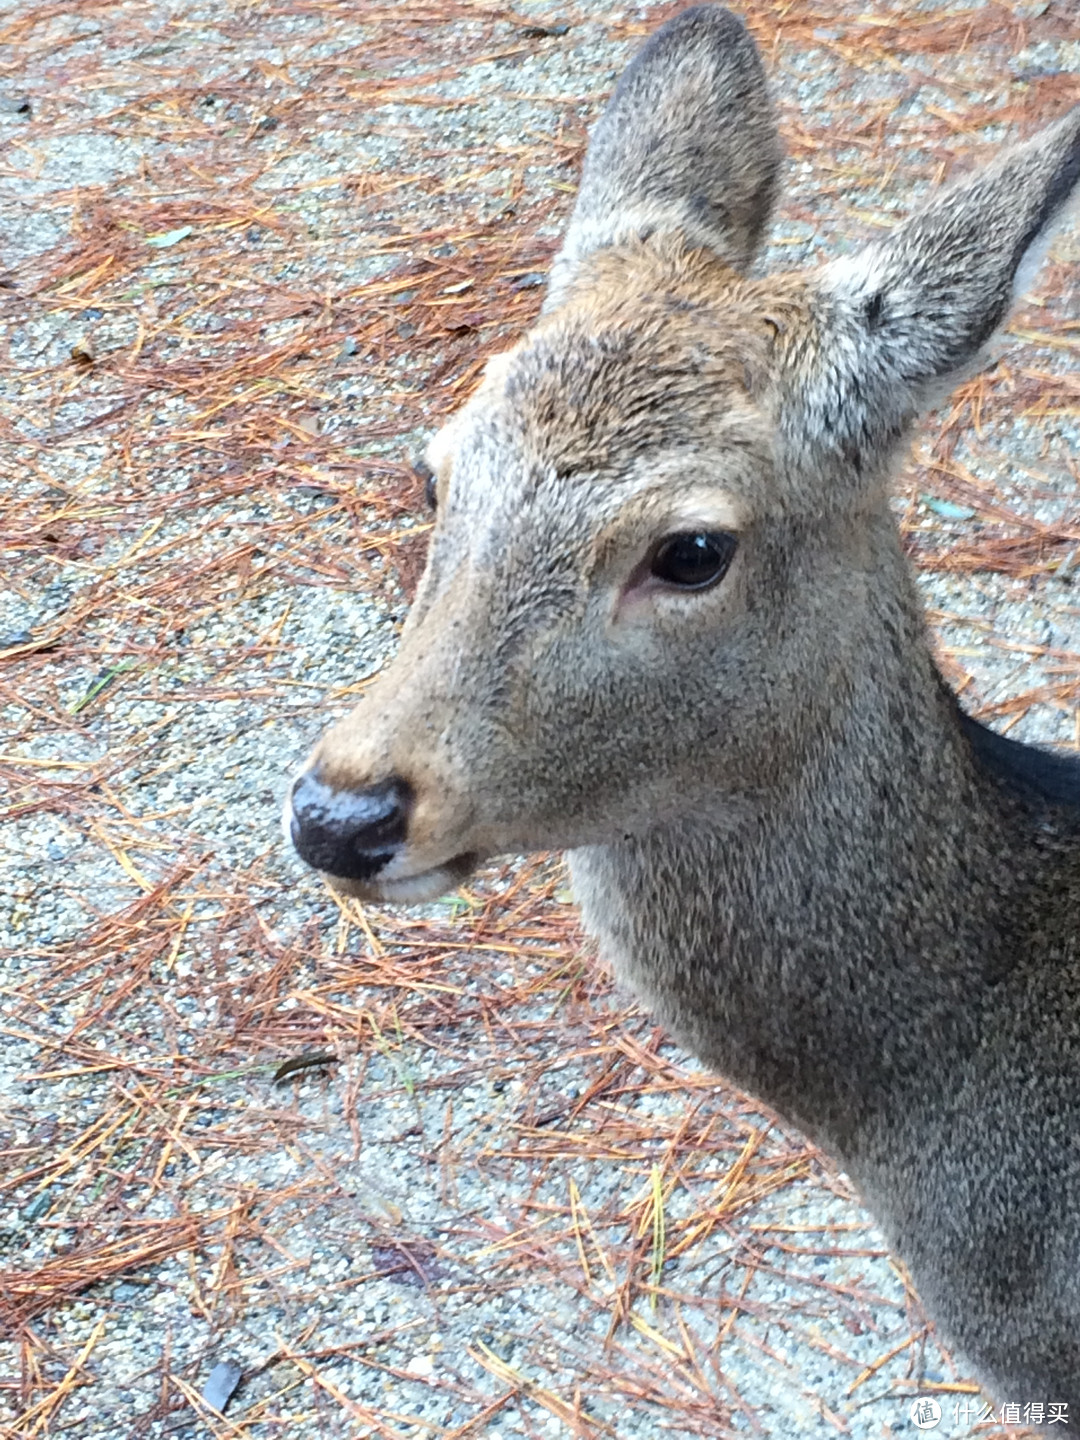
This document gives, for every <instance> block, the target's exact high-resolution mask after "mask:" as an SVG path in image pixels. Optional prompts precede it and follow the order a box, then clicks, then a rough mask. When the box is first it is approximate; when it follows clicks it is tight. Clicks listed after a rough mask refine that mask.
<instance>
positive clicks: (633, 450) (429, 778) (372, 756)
mask: <svg viewBox="0 0 1080 1440" xmlns="http://www.w3.org/2000/svg"><path fill="white" fill-rule="evenodd" d="M777 157H778V147H777V141H776V134H775V127H774V125H773V121H772V118H771V110H770V106H769V103H768V99H767V95H766V91H765V87H764V81H763V78H762V75H761V66H760V61H759V60H758V58H757V55H756V53H755V51H754V48H753V45H752V43H751V42H750V40H749V38H748V37H747V35H746V32H745V31H744V30H743V28H742V26H741V24H740V23H739V22H738V21H736V20H735V19H734V18H733V17H732V16H730V15H728V14H727V13H726V12H725V11H722V10H718V9H715V8H713V7H709V6H703V7H699V8H698V9H695V10H691V11H687V12H684V14H683V15H681V16H679V17H678V18H677V19H676V20H674V21H672V22H670V23H669V24H668V25H667V26H665V27H664V29H663V30H661V31H660V32H659V33H658V34H657V35H656V36H654V37H653V39H652V40H651V41H650V42H649V44H648V45H647V46H646V47H645V49H644V50H643V52H642V53H641V54H640V55H639V57H638V58H637V60H636V61H635V62H634V64H633V65H632V66H631V68H630V70H629V71H628V72H627V75H626V76H625V77H624V79H623V80H622V81H621V82H620V85H619V88H618V90H617V91H616V94H615V97H614V99H613V100H612V102H611V105H610V106H609V109H608V111H607V112H605V116H604V117H603V118H602V119H601V121H600V123H599V125H598V127H597V130H596V132H595V134H594V138H593V141H592V145H591V148H590V152H589V158H588V160H587V162H586V167H585V173H584V178H583V186H582V192H581V196H580V198H579V201H578V206H577V209H576V210H575V213H574V217H573V219H572V221H571V226H570V230H569V233H568V237H567V242H566V245H565V247H564V250H563V252H562V253H561V255H560V257H559V258H558V260H557V262H556V264H555V267H554V271H553V285H552V291H551V294H550V296H549V300H548V304H547V305H546V307H545V313H544V315H543V317H542V318H541V320H540V322H539V324H538V325H537V326H536V328H535V329H534V330H533V331H532V332H531V333H530V334H529V335H528V336H526V337H525V339H524V340H523V341H522V342H521V343H520V344H519V345H518V346H516V347H515V348H514V349H513V350H512V351H510V352H509V353H508V354H506V355H504V356H500V357H499V358H498V360H496V361H494V362H493V363H492V364H491V365H490V366H489V368H488V372H487V375H486V377H485V380H484V382H483V384H482V385H481V387H480V389H479V390H478V391H477V393H476V394H475V395H474V397H473V398H472V400H471V401H470V402H469V403H468V404H467V405H466V406H465V407H464V409H463V410H462V411H461V412H460V413H459V414H458V415H457V416H456V417H454V419H453V420H452V421H451V422H450V424H449V425H448V426H447V427H445V429H444V430H443V431H442V432H441V433H440V435H439V436H437V437H436V439H435V440H434V441H433V443H432V446H431V451H430V460H431V464H432V466H433V468H434V469H435V471H436V473H437V474H438V477H439V519H438V526H437V528H436V532H435V535H434V539H433V543H432V547H431V552H430V555H429V559H428V566H427V570H426V572H425V575H424V578H423V580H422V582H421V585H420V588H419V591H418V593H417V596H416V601H415V604H414V606H413V610H412V613H411V616H410V619H409V623H408V625H407V627H406V630H405V633H404V635H403V638H402V646H401V651H400V654H399V656H398V657H397V659H396V660H395V661H394V663H393V664H392V665H391V666H390V667H389V669H388V671H387V672H386V673H385V675H384V676H383V677H381V678H380V681H379V683H378V684H377V685H376V686H375V687H373V689H372V691H371V692H369V694H368V696H367V697H366V698H365V699H364V701H363V703H362V704H361V706H360V707H359V708H358V709H357V710H356V712H355V713H354V714H353V715H352V716H350V717H349V718H347V719H346V720H344V721H343V722H341V723H340V724H339V725H336V726H335V727H333V728H332V729H331V730H330V731H328V732H327V734H326V735H325V736H324V737H323V739H322V740H321V741H320V743H319V745H318V747H317V748H316V750H315V752H314V755H313V757H312V759H311V761H310V762H309V767H308V769H307V771H306V772H305V775H304V776H302V777H301V781H300V782H298V785H299V786H302V785H304V784H309V785H310V783H312V782H317V784H316V788H317V791H318V805H316V806H314V808H313V807H312V804H311V802H310V799H309V801H308V810H307V812H306V813H307V815H308V816H309V817H310V815H312V814H314V815H315V816H316V819H317V820H319V822H320V823H325V825H326V826H329V827H330V829H331V830H333V827H334V826H338V827H339V828H338V830H337V831H334V834H335V835H336V834H338V833H339V832H340V826H341V824H343V823H345V822H343V821H341V820H340V815H345V816H346V817H348V816H349V815H351V814H352V811H351V810H350V808H349V807H350V806H351V805H353V804H354V803H356V804H359V803H360V800H361V799H363V797H365V796H369V797H370V796H371V795H374V794H376V791H374V790H372V788H371V787H377V786H380V785H386V784H388V783H390V782H391V781H393V782H394V783H399V782H400V784H401V785H402V786H403V787H404V788H403V789H402V791H401V793H402V794H403V795H404V796H405V797H406V799H405V800H403V801H402V802H401V804H400V805H399V807H398V809H397V811H395V814H396V815H397V817H398V819H399V820H400V823H401V826H402V833H401V835H400V836H397V837H396V838H394V839H393V840H387V841H385V843H381V844H380V845H376V844H375V841H374V840H373V839H371V838H370V837H371V835H373V834H374V831H372V830H371V829H370V826H369V827H368V829H367V830H365V829H363V828H362V827H360V828H358V827H359V822H358V821H356V822H354V821H353V820H349V821H348V823H349V824H350V825H352V826H353V829H352V830H350V831H348V833H347V834H346V833H345V832H340V833H341V834H343V835H344V841H347V842H348V844H350V845H355V846H356V847H359V848H360V849H364V848H365V847H366V851H365V853H367V854H369V859H370V867H371V872H372V873H371V874H370V876H369V877H368V878H365V879H352V880H347V879H341V880H338V881H337V882H335V883H338V884H340V885H341V888H342V889H345V890H349V891H350V892H351V893H355V894H359V895H361V896H367V897H371V898H384V899H387V898H388V899H408V898H417V897H421V896H424V895H428V894H432V893H437V892H438V891H439V890H441V889H444V888H447V887H448V886H450V885H452V884H453V883H455V882H456V881H457V880H459V879H460V878H461V877H462V876H463V875H464V874H466V873H468V871H469V870H471V869H472V868H473V867H474V866H475V864H477V863H478V862H479V860H480V859H482V858H483V857H485V856H490V855H493V854H498V853H504V852H515V851H521V850H529V849H540V848H552V847H562V848H566V849H569V850H571V851H572V852H573V853H572V855H571V862H572V866H573V872H574V877H575V887H576V890H577V893H578V895H579V897H580V900H581V904H582V910H583V915H584V919H585V923H586V925H587V927H588V929H589V930H590V931H591V932H592V933H593V934H594V935H595V936H596V937H597V939H598V941H599V943H600V945H601V947H602V948H603V950H604V951H605V952H606V953H607V954H608V955H609V956H610V957H611V958H612V960H613V961H614V964H615V966H616V970H617V972H618V973H619V975H620V976H621V977H622V978H623V979H624V980H626V981H627V982H628V983H629V984H631V985H632V986H633V987H634V988H635V989H636V990H637V991H638V992H639V993H640V994H641V995H642V996H643V997H644V998H645V999H646V1001H647V1002H648V1003H649V1004H650V1005H651V1006H653V1007H654V1009H655V1010H656V1012H657V1013H658V1014H659V1015H660V1016H661V1017H662V1018H663V1020H664V1021H665V1022H666V1023H667V1024H668V1025H669V1026H670V1028H671V1030H672V1032H673V1033H674V1034H675V1035H677V1036H678V1037H679V1039H680V1040H681V1041H682V1042H683V1043H684V1044H685V1045H686V1046H688V1047H689V1048H690V1049H691V1050H692V1051H694V1052H695V1053H696V1054H697V1055H699V1056H701V1057H702V1058H703V1059H704V1060H705V1061H707V1062H708V1063H709V1064H710V1065H713V1066H715V1067H716V1068H717V1069H718V1070H719V1071H721V1072H722V1073H724V1074H725V1075H728V1076H730V1077H731V1078H732V1079H733V1080H735V1081H736V1082H738V1083H739V1084H740V1085H742V1086H744V1087H746V1088H747V1089H749V1090H750V1091H752V1092H753V1093H755V1094H758V1095H761V1096H762V1097H764V1098H765V1099H766V1100H767V1101H768V1102H769V1103H770V1104H772V1105H774V1106H775V1107H776V1108H777V1109H779V1110H780V1111H781V1112H782V1113H783V1114H784V1115H786V1116H788V1117H789V1118H790V1119H791V1120H792V1121H794V1122H795V1123H797V1124H799V1125H801V1126H802V1127H803V1128H804V1129H805V1130H806V1131H807V1132H808V1133H809V1134H810V1135H812V1136H813V1137H814V1138H815V1139H816V1140H817V1141H818V1142H819V1143H820V1144H822V1145H823V1146H825V1147H826V1148H828V1149H829V1150H830V1151H831V1152H832V1153H833V1154H834V1155H836V1156H837V1158H838V1159H839V1160H840V1162H841V1163H842V1164H843V1165H844V1166H845V1168H846V1169H847V1170H848V1171H849V1173H850V1174H851V1175H852V1176H853V1178H854V1179H855V1181H856V1182H857V1184H858V1185H859V1187H860V1189H861V1191H862V1193H863V1195H864V1196H865V1197H866V1201H867V1203H868V1205H869V1206H870V1208H871V1209H872V1210H873V1212H874V1214H875V1215H876V1216H877V1218H878V1219H879V1221H880V1222H881V1224H882V1225H883V1227H884V1228H885V1230H886V1232H887V1233H888V1235H889V1236H890V1238H891V1241H892V1243H893V1244H894V1245H895V1247H896V1249H897V1251H898V1253H899V1254H901V1255H902V1256H903V1257H904V1259H905V1260H906V1261H907V1263H908V1265H909V1266H910V1268H911V1271H912V1274H913V1276H914V1277H915V1280H916V1283H917V1284H918V1286H919V1288H920V1291H921V1293H922V1296H923V1299H924V1301H925V1302H926V1304H927V1307H928V1309H929V1310H930V1312H931V1313H932V1314H933V1315H934V1316H935V1317H936V1319H937V1320H938V1322H939V1323H940V1325H941V1327H942V1330H943V1332H944V1333H945V1335H946V1337H947V1338H949V1339H950V1340H951V1341H953V1342H954V1343H955V1344H956V1345H957V1346H958V1347H960V1349H961V1350H962V1352H963V1354H964V1355H965V1356H966V1357H967V1359H968V1360H969V1361H970V1363H971V1365H972V1367H973V1368H974V1369H975V1371H976V1372H977V1373H978V1375H979V1376H980V1377H981V1378H982V1380H983V1381H984V1382H985V1384H986V1385H987V1386H988V1387H989V1388H990V1389H991V1390H992V1391H993V1392H994V1393H995V1394H996V1395H997V1396H998V1397H999V1398H1001V1399H1004V1398H1008V1399H1010V1400H1013V1401H1020V1402H1025V1401H1043V1402H1047V1401H1067V1402H1069V1403H1070V1404H1071V1406H1072V1409H1073V1421H1074V1428H1075V1426H1076V1425H1077V1424H1078V1423H1080V1144H1078V1141H1077V1135H1078V1133H1080V958H1078V956H1077V947H1076V935H1077V930H1078V924H1080V778H1078V775H1077V773H1076V772H1074V771H1073V770H1071V769H1070V768H1069V767H1068V766H1066V765H1064V764H1062V763H1060V762H1055V761H1053V760H1052V759H1049V758H1046V757H1041V756H1040V754H1039V752H1034V751H1028V750H1024V749H1023V748H1022V747H1019V746H1013V745H1011V744H1010V743H1009V742H1006V741H1002V740H995V738H994V737H992V736H989V735H988V734H987V733H986V732H983V731H982V730H981V729H980V728H979V727H977V726H974V725H973V724H972V723H971V722H969V721H966V720H965V719H964V718H963V717H962V716H961V715H960V712H959V710H958V708H957V706H956V702H955V700H954V698H953V697H952V696H951V695H950V694H949V693H948V691H947V690H946V689H945V687H944V685H943V683H942V681H941V679H940V677H939V675H938V674H937V671H936V670H935V667H934V664H933V661H932V659H931V656H930V652H929V649H928V647H927V644H926V639H925V636H924V633H923V618H922V611H921V607H920V603H919V600H918V597H917V594H916V591H915V588H914V585H913V582H912V579H911V576H910V574H909V571H908V567H907V565H906V563H905V560H904V558H903V555H902V552H901V547H900V542H899V536H898V534H897V530H896V526H895V523H894V521H893V519H892V516H891V514H890V510H889V506H888V479H889V475H890V473H891V472H892V470H893V468H894V467H895V464H896V463H897V459H898V456H899V455H900V454H901V453H902V448H903V443H904V441H905V440H906V438H907V436H908V434H909V433H910V429H911V426H912V424H913V422H914V420H915V419H916V417H917V415H918V413H919V412H920V410H922V409H923V408H925V406H926V405H927V404H928V403H930V401H931V400H932V399H933V398H934V397H935V396H936V395H938V394H940V393H941V392H942V390H944V389H947V388H948V387H949V385H950V384H951V383H953V382H954V381H955V379H956V377H957V375H958V374H960V373H961V372H962V370H963V369H964V368H965V367H969V366H970V365H971V364H972V363H974V362H975V361H976V360H977V358H978V354H979V351H980V347H981V346H982V344H983V343H984V341H985V340H986V339H987V337H988V336H989V335H990V334H991V333H992V331H993V330H994V328H995V327H996V326H997V325H998V324H999V323H1000V322H1001V320H1002V319H1003V317H1004V315H1005V313H1006V310H1007V306H1008V303H1009V299H1010V296H1011V294H1012V289H1013V286H1014V285H1015V284H1016V283H1017V275H1018V272H1019V271H1020V269H1021V267H1022V265H1023V264H1024V263H1025V261H1026V260H1027V259H1030V257H1031V255H1032V253H1033V247H1035V246H1036V245H1037V244H1038V243H1039V242H1040V240H1041V238H1042V237H1043V236H1044V234H1045V231H1046V227H1047V226H1048V224H1049V223H1050V221H1051V220H1052V219H1053V217H1054V216H1055V215H1056V214H1057V213H1058V212H1059V211H1060V209H1061V208H1062V206H1063V205H1064V203H1065V201H1066V200H1067V199H1068V197H1069V196H1070V194H1071V193H1072V191H1073V190H1074V187H1075V185H1076V182H1077V176H1078V174H1080V111H1074V112H1073V114H1072V115H1071V116H1067V117H1066V118H1065V120H1063V121H1061V122H1059V123H1058V124H1057V125H1055V126H1052V127H1050V128H1049V129H1048V130H1046V131H1045V132H1043V134H1042V135H1040V136H1038V137H1036V139H1035V140H1033V141H1030V142H1028V143H1027V144H1026V145H1025V146H1018V147H1015V148H1013V149H1012V150H1009V151H1007V152H1005V153H1004V154H1003V155H1002V156H1001V157H1000V158H999V159H998V160H996V161H995V162H994V163H993V164H992V165H991V166H989V167H988V168H987V169H985V170H983V171H981V172H979V173H978V174H977V175H976V176H975V177H974V178H973V179H971V180H969V181H967V182H964V183H963V184H961V185H959V186H956V187H953V188H951V189H949V190H945V191H942V192H939V193H938V195H936V196H935V197H934V198H933V199H932V200H931V201H930V203H929V204H928V205H927V206H926V207H925V208H924V209H923V210H922V211H920V212H919V213H918V214H917V215H915V216H914V217H913V218H912V219H911V220H909V221H908V222H907V223H906V224H904V225H902V226H900V227H898V228H897V230H896V231H894V232H893V233H892V234H891V235H889V236H888V237H886V238H885V239H884V240H881V241H879V242H877V243H876V244H875V245H873V246H871V247H868V248H867V249H866V250H864V251H863V252H861V253H860V254H858V255H856V256H854V257H850V258H848V259H846V260H843V261H838V262H835V263H834V264H833V265H831V266H827V267H825V269H824V270H821V271H817V272H814V273H811V274H807V275H801V276H795V277H786V278H782V279H779V280H778V279H775V278H773V279H770V280H758V279H753V278H747V276H746V273H745V271H746V267H747V265H748V263H749V261H750V258H751V256H752V254H753V251H754V248H755V246H756V244H757V242H758V240H759V238H760V236H761V233H762V231H763V228H764V225H765V221H766V218H767V214H768V209H769V205H770V203H771V199H772V193H773V189H774V184H775V177H776V170H777ZM712 531H724V532H732V533H735V534H737V536H738V541H739V543H738V550H737V553H736V556H735V559H734V562H733V563H732V565H731V567H730V569H729V570H728V572H727V574H726V576H725V577H724V578H723V580H722V581H721V582H720V583H718V584H716V585H713V586H712V587H710V588H706V589H703V590H700V591H692V592H691V591H684V590H678V589H673V588H671V587H670V586H669V587H665V586H664V585H659V584H654V583H653V582H652V580H651V579H650V577H649V564H650V560H649V557H650V555H651V554H652V553H653V552H654V548H655V546H656V544H657V543H658V542H659V541H660V540H662V538H663V537H664V536H665V535H670V534H672V533H680V532H691V533H698V532H712ZM378 793H382V792H378ZM358 797H359V798H358ZM365 803H367V802H365ZM320 807H321V808H320ZM335 807H339V808H338V809H335ZM357 813H360V812H359V811H358V812H357ZM365 813H366V812H365ZM327 816H329V817H330V819H327V818H326V817H327ZM335 817H337V818H335ZM306 823H308V821H307V820H305V819H304V818H303V817H302V816H301V817H300V818H299V819H296V818H294V826H296V827H298V828H296V829H294V833H295V834H297V836H298V843H299V844H300V845H301V849H303V845H304V840H305V836H304V825H305V824H306ZM406 826H407V833H406ZM344 841H343V843H344ZM376 852H377V853H376ZM342 853H345V852H344V851H343V852H342Z"/></svg>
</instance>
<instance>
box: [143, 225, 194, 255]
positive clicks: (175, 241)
mask: <svg viewBox="0 0 1080 1440" xmlns="http://www.w3.org/2000/svg"><path fill="white" fill-rule="evenodd" d="M192 229H193V227H192V226H191V225H181V226H180V228H179V230H162V231H161V232H160V233H159V234H157V235H147V237H146V243H147V244H148V245H153V246H154V248H155V249H156V250H166V249H168V247H169V246H170V245H179V244H180V241H181V240H186V239H187V237H188V236H189V235H190V234H191V232H192Z"/></svg>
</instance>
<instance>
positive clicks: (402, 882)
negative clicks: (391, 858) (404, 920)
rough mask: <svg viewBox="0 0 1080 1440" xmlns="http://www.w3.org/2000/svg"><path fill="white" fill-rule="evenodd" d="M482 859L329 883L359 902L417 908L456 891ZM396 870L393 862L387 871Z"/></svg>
mask: <svg viewBox="0 0 1080 1440" xmlns="http://www.w3.org/2000/svg"><path fill="white" fill-rule="evenodd" d="M480 859H481V857H480V856H479V855H476V854H472V853H466V854H462V855H455V856H454V857H453V859H451V860H445V861H443V863H442V864H441V865H432V866H431V867H430V868H429V869H427V870H418V871H417V872H416V873H415V874H413V875H388V874H386V873H383V874H380V875H376V876H373V877H372V878H371V879H370V880H347V879H344V878H343V877H341V876H338V875H327V876H326V880H327V882H328V884H329V885H330V886H331V888H332V889H334V890H336V891H337V893H338V894H339V895H348V896H350V897H351V898H352V899H355V900H367V901H371V902H374V903H376V904H378V903H382V904H389V905H416V904H419V903H420V902H422V901H424V900H437V899H438V898H439V896H440V895H445V894H446V893H447V892H448V891H450V890H456V889H457V887H458V886H459V885H461V884H462V883H463V882H464V881H465V880H467V879H468V878H469V876H470V875H471V874H472V873H473V871H474V870H475V869H476V867H477V866H478V865H479V864H480ZM398 863H400V860H399V862H398ZM393 868H394V864H393V862H392V863H391V865H390V866H388V867H387V869H393Z"/></svg>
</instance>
